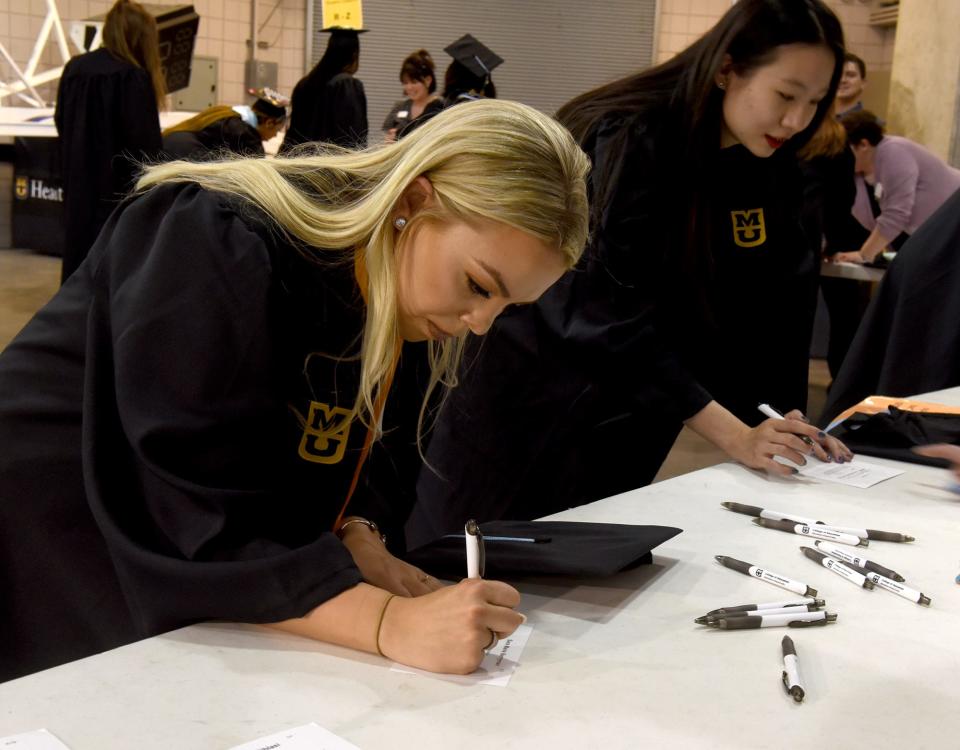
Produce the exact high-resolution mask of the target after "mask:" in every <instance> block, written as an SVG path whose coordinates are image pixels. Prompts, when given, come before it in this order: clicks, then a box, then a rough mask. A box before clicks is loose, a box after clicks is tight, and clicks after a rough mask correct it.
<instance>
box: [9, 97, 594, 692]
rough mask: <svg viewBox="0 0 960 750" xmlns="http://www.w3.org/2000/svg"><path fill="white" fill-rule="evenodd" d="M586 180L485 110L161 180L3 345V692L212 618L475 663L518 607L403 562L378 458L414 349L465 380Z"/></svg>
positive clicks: (564, 232)
mask: <svg viewBox="0 0 960 750" xmlns="http://www.w3.org/2000/svg"><path fill="white" fill-rule="evenodd" d="M587 170H588V162H587V158H586V156H585V155H584V154H583V152H582V151H581V150H580V149H579V148H578V147H577V145H576V144H575V143H574V141H573V139H572V138H571V137H570V135H569V134H568V133H567V131H566V130H564V129H563V128H562V127H560V126H559V125H558V124H556V123H555V122H554V121H553V120H551V119H550V118H548V117H546V116H544V115H542V114H540V113H538V112H536V111H535V110H533V109H532V108H530V107H526V106H524V105H520V104H516V103H510V102H495V101H480V102H473V103H469V104H465V105H463V106H460V107H457V108H456V111H454V112H452V113H450V114H446V113H441V114H440V115H438V116H437V117H436V118H434V119H433V120H431V121H430V122H429V123H427V124H426V125H424V126H423V127H422V128H420V129H418V130H417V131H416V132H415V133H414V134H411V135H410V136H409V137H408V138H405V139H403V140H402V141H401V142H400V143H399V144H395V145H391V146H383V147H379V148H374V149H370V150H366V151H361V152H346V151H342V150H339V149H334V150H331V151H328V152H320V153H317V154H316V155H314V156H301V157H297V158H291V159H271V160H267V159H239V160H235V161H224V162H205V163H195V164H194V163H189V162H173V163H169V164H165V165H161V166H158V167H154V168H152V169H150V170H148V171H147V173H146V174H145V176H144V177H143V178H142V179H141V180H140V182H139V188H140V193H141V194H140V195H139V196H137V197H136V198H135V199H133V200H131V201H130V202H129V203H128V204H126V205H125V206H124V208H123V210H122V211H118V212H117V213H115V214H114V215H113V216H112V217H111V220H110V222H109V223H108V225H107V227H106V228H105V230H104V232H103V233H102V234H101V235H100V238H99V240H98V241H97V243H96V244H95V246H94V247H93V249H92V250H91V253H90V256H89V258H88V261H87V263H86V264H85V265H84V266H83V267H82V268H81V269H80V270H79V271H78V272H77V273H76V274H75V275H74V277H73V281H72V283H71V284H70V285H68V286H66V287H64V288H63V289H62V290H61V291H60V293H59V294H58V295H57V296H56V297H54V299H53V301H52V302H51V303H50V304H49V305H48V306H47V307H46V308H44V309H43V310H42V311H41V312H40V313H39V314H38V315H37V316H36V317H35V318H34V320H33V321H32V322H31V323H30V324H28V325H27V327H26V328H25V329H24V331H23V332H22V333H21V334H20V336H19V337H18V338H17V339H16V340H15V341H14V342H13V343H12V344H11V345H10V346H9V347H8V348H7V350H6V351H5V352H4V353H3V355H2V356H0V443H2V444H3V445H4V446H5V448H4V451H3V452H2V455H0V540H2V543H0V548H3V549H4V550H5V551H6V553H7V555H8V557H7V559H8V560H9V561H11V564H10V565H8V566H6V570H7V572H8V576H7V579H6V584H5V587H4V597H5V601H6V604H7V606H8V611H9V612H10V613H11V616H9V617H5V618H3V620H2V621H0V643H2V644H3V645H2V647H0V680H2V679H9V678H12V677H16V676H18V675H21V674H25V673H28V672H32V671H35V670H38V669H42V668H45V667H49V666H53V665H55V664H58V663H61V662H64V661H66V660H69V659H76V658H80V657H83V656H86V655H89V654H92V653H95V652H97V651H101V650H104V649H107V648H112V647H116V646H119V645H122V644H124V643H129V642H131V641H134V640H136V639H138V638H144V637H147V636H151V635H155V634H158V633H162V632H165V631H168V630H171V629H174V628H178V627H181V626H184V625H187V624H190V623H194V622H199V621H203V620H233V621H240V622H253V623H272V624H274V625H276V626H277V627H280V628H282V629H285V630H288V631H292V632H295V633H300V634H302V635H305V636H308V637H311V638H316V639H318V640H322V641H327V642H330V643H336V644H340V645H344V646H349V647H351V648H355V649H359V650H363V651H367V652H372V653H381V654H383V655H385V656H387V657H389V658H391V659H395V660H397V661H400V662H404V663H406V664H410V665H413V666H416V667H421V668H424V669H430V670H435V671H441V672H469V671H471V670H473V669H474V668H475V667H476V666H477V664H479V662H480V660H481V658H482V656H483V651H484V649H485V648H486V647H489V646H490V645H491V644H492V643H493V642H494V640H495V639H496V638H497V637H498V636H501V635H504V634H508V633H511V632H512V631H513V630H514V629H515V628H516V627H517V626H518V625H519V624H520V623H521V622H522V620H523V618H522V615H520V614H519V613H518V612H516V611H515V607H516V606H517V604H518V603H519V594H518V593H517V591H516V590H515V589H513V588H512V587H510V586H508V585H506V584H504V583H500V582H496V581H484V580H478V579H477V580H465V581H462V582H461V583H459V584H457V585H455V586H441V584H440V583H439V582H438V581H437V580H436V579H433V578H431V577H429V576H427V575H425V574H424V573H422V572H421V571H420V570H418V569H417V568H414V567H412V566H410V565H408V564H406V563H404V562H402V561H400V560H399V559H397V558H396V557H394V556H393V555H392V554H391V553H390V551H388V548H387V547H386V546H385V543H384V540H383V539H382V536H381V533H380V530H381V529H386V530H388V532H389V531H390V530H392V529H399V528H401V527H402V525H403V522H404V520H405V516H406V514H407V512H408V508H406V507H402V504H401V503H400V502H399V499H398V498H399V497H400V493H401V490H402V488H400V487H398V486H397V482H396V481H395V480H394V479H393V478H391V477H387V476H384V475H377V476H372V475H371V472H370V471H369V465H370V461H367V460H366V459H367V457H368V454H369V457H370V459H371V460H375V459H376V453H377V452H379V453H380V455H386V456H387V458H388V459H389V458H390V456H391V451H393V450H394V448H395V443H393V442H391V439H392V437H393V435H394V434H395V432H394V431H393V430H391V429H389V428H392V427H393V426H394V422H393V421H392V420H394V419H395V417H396V416H397V414H398V413H400V412H396V411H391V408H392V407H393V406H395V405H396V404H400V405H401V406H403V407H404V410H405V411H403V413H407V412H409V413H410V414H411V415H412V419H413V420H414V422H416V421H417V414H418V409H417V408H416V407H417V405H418V404H419V401H420V398H421V395H422V394H421V392H419V391H418V392H417V393H409V392H405V391H404V390H403V389H401V388H399V387H398V386H399V380H400V379H399V378H398V385H395V386H394V387H393V388H391V381H392V379H393V374H394V371H395V370H396V368H397V367H398V357H399V351H400V348H401V343H402V342H404V341H429V342H430V343H429V346H430V351H431V356H430V359H429V369H430V372H431V377H430V388H429V389H428V391H429V390H431V389H433V388H435V387H437V386H439V385H441V384H449V383H452V382H454V381H455V380H456V377H457V371H458V361H459V355H460V351H461V347H462V345H463V341H464V339H465V338H466V337H467V336H468V335H469V334H475V335H482V334H483V333H484V332H486V331H487V329H488V328H489V327H490V325H491V323H492V322H493V320H494V318H496V317H497V315H499V314H500V312H501V311H503V309H504V308H505V307H506V306H508V305H511V304H514V303H525V302H532V301H533V300H535V299H537V298H538V297H539V296H540V295H541V294H543V292H544V291H546V289H547V288H548V287H550V286H551V285H552V284H553V283H554V282H555V281H556V280H557V279H558V278H559V277H560V276H561V275H562V274H563V273H564V272H565V271H566V270H567V269H569V268H571V267H572V266H573V265H574V264H575V263H576V262H577V259H578V258H579V256H580V253H581V250H582V248H583V246H584V243H585V240H586V232H587V203H586V187H585V177H586V173H587ZM404 364H408V363H404ZM413 364H416V363H413ZM424 364H428V363H426V362H425V363H424ZM388 394H389V402H388V401H387V397H388ZM427 397H428V398H429V393H428V396H427ZM395 402H396V403H395ZM388 404H389V406H390V407H391V408H387V405H388ZM408 406H413V407H414V408H411V409H406V407H408ZM418 430H419V427H417V425H416V424H415V425H414V432H416V431H418ZM404 448H407V449H409V448H410V446H409V445H406V446H400V447H397V449H398V450H401V449H404ZM414 449H415V448H414ZM378 478H379V479H380V481H379V482H378V481H377V479H378ZM25 498H29V502H24V499H25ZM67 530H69V533H65V532H66V531H67ZM394 541H396V539H394Z"/></svg>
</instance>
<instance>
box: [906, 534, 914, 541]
mask: <svg viewBox="0 0 960 750" xmlns="http://www.w3.org/2000/svg"><path fill="white" fill-rule="evenodd" d="M903 541H905V542H915V541H917V540H916V539H915V538H914V537H912V536H907V535H906V534H904V535H903Z"/></svg>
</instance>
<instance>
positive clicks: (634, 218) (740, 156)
mask: <svg viewBox="0 0 960 750" xmlns="http://www.w3.org/2000/svg"><path fill="white" fill-rule="evenodd" d="M843 54H844V48H843V32H842V29H841V26H840V22H839V21H838V20H837V18H836V16H835V15H834V14H833V12H832V11H831V10H830V9H829V8H828V7H827V6H826V5H825V4H824V3H823V2H820V0H741V2H738V3H736V4H735V5H733V6H732V7H731V8H730V10H728V11H727V13H726V14H725V15H724V16H723V17H722V18H721V19H720V21H719V22H718V23H717V25H716V26H715V27H714V28H713V29H711V30H710V31H708V32H707V33H706V34H705V35H704V36H703V37H702V38H701V39H699V40H698V41H696V42H695V43H694V44H693V45H692V46H690V47H689V48H687V49H686V50H685V51H683V52H681V53H680V54H679V55H677V56H676V57H675V58H673V59H671V60H669V61H667V62H665V63H663V64H661V65H659V66H657V67H654V68H651V69H649V70H645V71H643V72H641V73H638V74H636V75H633V76H630V77H628V78H624V79H622V80H618V81H614V82H612V83H610V84H607V85H605V86H603V87H601V88H599V89H596V90H594V91H591V92H589V93H586V94H584V95H582V96H579V97H577V98H576V99H574V100H573V101H571V102H570V103H568V104H567V105H565V106H564V107H563V108H561V110H560V111H559V113H558V118H559V119H560V121H561V122H562V123H564V124H565V125H567V127H569V128H570V129H571V131H572V132H573V134H574V136H575V137H576V138H577V139H578V140H579V141H580V142H581V144H582V145H584V147H585V149H586V150H587V152H588V153H589V154H590V155H591V157H592V160H593V170H592V172H591V182H590V185H591V191H592V193H591V213H592V232H591V238H592V240H591V245H590V247H589V248H588V251H587V252H586V253H585V256H584V259H583V260H582V261H581V264H580V266H579V267H578V268H577V269H576V270H575V271H574V272H572V273H570V274H568V275H567V276H566V277H565V278H564V279H563V280H562V281H561V283H560V284H558V285H557V286H556V287H555V288H554V289H552V290H551V291H550V292H549V293H548V294H547V295H545V296H544V298H543V299H542V300H540V302H539V303H537V304H536V305H531V306H528V307H525V308H519V309H516V310H513V311H511V312H510V314H509V315H505V316H503V318H502V319H501V321H498V323H497V325H496V326H494V330H493V331H491V334H490V336H488V337H487V339H486V340H485V341H484V345H483V347H478V350H477V351H476V352H471V353H470V356H471V366H470V367H469V368H468V370H467V371H466V373H465V375H464V378H463V380H462V382H461V387H460V388H458V389H457V390H456V391H455V392H453V393H452V394H451V398H450V399H449V400H448V402H447V404H446V405H445V407H444V410H443V412H442V413H441V414H440V416H439V418H438V422H437V424H436V427H435V430H434V432H433V436H432V440H431V443H430V446H429V449H428V452H427V464H428V466H430V467H433V469H434V470H435V471H430V470H429V469H425V470H423V471H422V472H421V479H420V485H419V488H418V491H419V494H420V501H421V502H420V507H418V509H417V512H416V514H415V517H414V518H413V519H412V520H411V525H410V529H411V542H412V543H416V542H418V541H425V540H427V539H430V538H433V537H435V536H439V535H440V534H443V533H447V532H448V531H450V530H451V529H452V528H455V526H456V520H455V519H459V518H464V517H467V518H470V517H472V518H477V520H481V521H482V520H484V519H492V518H516V519H524V518H536V517H539V516H542V515H545V514H548V513H552V512H555V511H557V510H561V509H564V508H568V507H570V506H575V505H581V504H583V503H585V502H590V501H592V500H596V499H599V498H602V497H606V496H609V495H612V494H616V493H618V492H623V491H626V490H630V489H633V488H636V487H639V486H642V485H644V484H647V483H649V482H650V481H651V480H652V479H653V477H654V475H655V474H656V472H657V470H658V469H659V467H660V465H661V463H662V461H663V459H664V458H665V456H666V454H667V452H668V451H669V449H670V446H671V445H672V444H673V441H674V439H675V437H676V436H677V433H678V432H679V430H680V428H681V426H682V425H684V424H686V425H687V426H688V427H690V428H691V429H693V430H694V431H695V432H697V433H699V434H700V435H702V436H704V437H706V438H707V439H708V440H710V441H711V442H713V443H714V444H715V445H717V446H719V447H720V448H722V449H723V450H724V451H726V452H727V453H728V454H729V455H730V456H731V457H733V458H735V459H737V460H738V461H740V462H741V463H742V464H744V465H745V466H748V467H750V468H755V469H763V470H766V471H769V472H771V473H773V474H777V475H785V474H789V473H790V472H791V471H793V469H791V468H790V467H788V466H786V465H783V464H781V463H779V462H778V461H777V460H775V459H778V458H784V459H789V460H790V461H793V462H794V463H796V464H803V463H805V461H806V460H808V459H813V460H837V461H844V460H847V458H849V457H850V456H851V454H850V453H849V451H847V449H846V448H845V447H844V446H843V445H842V444H840V443H839V442H838V441H835V440H833V439H832V438H829V437H827V436H825V435H823V434H822V433H820V432H819V430H818V429H817V428H816V427H813V426H812V425H810V424H808V423H807V422H806V421H805V420H804V418H803V417H802V414H801V412H800V411H799V410H797V408H796V407H801V408H802V405H803V404H804V403H805V401H806V385H807V368H808V360H809V342H810V333H811V328H812V320H813V313H814V309H815V300H816V281H817V273H818V268H819V236H818V235H816V236H815V235H814V233H813V232H810V231H809V229H808V228H807V227H805V226H804V225H803V224H802V223H801V206H802V181H801V179H800V174H799V169H798V164H797V158H796V151H797V149H798V148H799V147H801V146H802V145H803V144H804V143H805V142H806V141H807V139H808V138H809V137H810V136H811V135H812V134H813V133H814V132H815V131H816V130H817V128H818V126H819V124H820V122H821V120H822V119H823V118H824V117H825V116H826V114H827V112H828V109H829V107H830V104H831V102H832V100H833V97H834V94H835V92H836V89H837V83H838V81H839V78H840V72H841V69H842V65H843ZM474 360H475V361H474ZM761 402H767V403H769V404H772V405H773V406H774V407H775V408H777V409H779V411H780V412H782V413H786V416H787V418H786V419H781V420H776V419H764V418H763V417H762V416H761V414H760V413H759V412H758V410H757V405H758V404H759V403H761ZM488 435H495V436H497V439H496V440H495V441H489V440H487V439H486V436H488ZM803 438H807V439H809V440H811V441H812V447H810V446H809V445H807V444H806V443H804V442H803ZM468 457H469V458H468ZM464 513H467V514H468V515H466V516H464V515H463V514H464ZM461 523H462V522H461Z"/></svg>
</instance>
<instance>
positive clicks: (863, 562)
mask: <svg viewBox="0 0 960 750" xmlns="http://www.w3.org/2000/svg"><path fill="white" fill-rule="evenodd" d="M814 544H815V545H816V547H817V549H819V550H823V551H824V552H826V553H827V554H828V555H830V557H835V558H837V559H838V560H841V561H842V562H845V563H847V564H848V565H851V566H852V567H854V568H864V569H866V570H871V571H873V572H874V573H879V574H880V575H882V576H886V577H887V578H891V579H893V580H894V581H902V580H903V576H901V575H900V574H899V573H897V571H895V570H890V568H885V567H884V566H883V565H881V564H880V563H878V562H874V561H873V560H868V559H867V558H866V557H862V556H861V555H855V554H854V553H853V552H852V551H850V550H846V549H844V548H843V547H837V546H836V545H834V544H829V543H827V542H821V541H817V542H814Z"/></svg>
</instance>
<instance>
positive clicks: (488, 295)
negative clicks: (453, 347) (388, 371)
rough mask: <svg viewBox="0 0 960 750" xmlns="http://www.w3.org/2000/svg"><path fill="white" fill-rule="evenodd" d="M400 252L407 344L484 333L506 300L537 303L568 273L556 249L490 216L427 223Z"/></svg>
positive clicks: (402, 332) (401, 324) (403, 331)
mask: <svg viewBox="0 0 960 750" xmlns="http://www.w3.org/2000/svg"><path fill="white" fill-rule="evenodd" d="M411 231H412V234H411V236H409V237H407V238H404V241H402V242H401V243H400V246H399V249H398V251H397V272H398V280H397V302H398V305H397V307H398V319H399V320H398V322H399V327H400V335H401V336H402V337H403V339H404V340H405V341H424V340H427V339H432V340H435V341H439V340H443V339H446V338H450V337H452V336H462V335H464V334H466V333H468V332H469V333H474V334H477V335H478V336H479V335H483V334H484V333H486V332H487V330H489V328H490V326H491V325H492V324H493V321H494V319H495V318H496V317H497V316H498V315H499V314H500V313H501V312H503V310H504V308H506V307H507V305H512V304H523V303H529V302H534V301H536V300H537V299H538V298H539V297H540V295H542V294H543V293H544V292H545V291H547V289H549V288H550V286H552V285H553V284H554V283H555V282H556V281H557V279H559V278H560V276H562V275H563V272H564V271H565V270H566V267H565V266H564V263H563V259H562V256H561V254H560V252H559V250H558V249H557V248H553V247H550V246H548V245H547V244H546V243H544V242H542V241H541V240H538V239H536V238H535V237H532V236H531V235H529V234H526V233H525V232H521V231H520V230H519V229H515V228H513V227H510V226H507V225H505V224H499V223H496V222H492V221H482V222H478V223H470V224H468V223H466V222H462V221H453V222H425V223H424V224H421V225H419V226H417V227H415V228H412V229H411Z"/></svg>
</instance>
